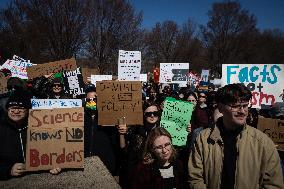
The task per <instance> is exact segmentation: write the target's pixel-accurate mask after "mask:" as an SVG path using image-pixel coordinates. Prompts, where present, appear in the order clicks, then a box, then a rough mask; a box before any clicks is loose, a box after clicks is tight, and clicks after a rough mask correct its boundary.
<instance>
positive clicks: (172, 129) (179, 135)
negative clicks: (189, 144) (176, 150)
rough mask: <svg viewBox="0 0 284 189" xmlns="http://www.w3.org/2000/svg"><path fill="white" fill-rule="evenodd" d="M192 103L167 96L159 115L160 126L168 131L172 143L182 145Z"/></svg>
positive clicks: (184, 142)
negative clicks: (160, 115)
mask: <svg viewBox="0 0 284 189" xmlns="http://www.w3.org/2000/svg"><path fill="white" fill-rule="evenodd" d="M192 111H193V104H192V103H189V102H185V101H181V100H176V99H175V98H170V97H167V98H166V101H165V104H164V109H163V113H162V117H161V123H160V124H161V127H164V128H165V129H167V131H169V133H170V134H171V136H172V139H173V144H174V145H176V146H184V145H185V144H186V140H187V135H188V132H187V131H186V128H187V126H188V124H189V122H190V119H191V115H192Z"/></svg>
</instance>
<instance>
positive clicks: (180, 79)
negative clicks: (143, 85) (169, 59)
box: [160, 63, 189, 84]
mask: <svg viewBox="0 0 284 189" xmlns="http://www.w3.org/2000/svg"><path fill="white" fill-rule="evenodd" d="M188 70H189V63H161V64H160V83H185V84H186V83H187V74H188Z"/></svg>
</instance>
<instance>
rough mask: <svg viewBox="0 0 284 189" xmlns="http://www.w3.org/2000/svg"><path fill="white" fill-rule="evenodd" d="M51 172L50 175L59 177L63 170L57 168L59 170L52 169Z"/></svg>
mask: <svg viewBox="0 0 284 189" xmlns="http://www.w3.org/2000/svg"><path fill="white" fill-rule="evenodd" d="M49 172H50V174H53V175H57V174H59V173H60V172H61V168H60V167H57V168H54V169H51V170H50V171H49Z"/></svg>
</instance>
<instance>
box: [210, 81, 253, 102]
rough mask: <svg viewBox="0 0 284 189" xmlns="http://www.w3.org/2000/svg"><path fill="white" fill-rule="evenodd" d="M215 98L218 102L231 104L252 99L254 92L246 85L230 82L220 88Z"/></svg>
mask: <svg viewBox="0 0 284 189" xmlns="http://www.w3.org/2000/svg"><path fill="white" fill-rule="evenodd" d="M215 98H216V102H217V103H222V104H230V103H237V102H243V101H250V99H251V98H252V94H251V92H250V90H249V89H248V88H247V87H246V86H245V85H243V84H241V83H237V84H229V85H226V86H224V87H222V88H220V89H218V91H217V93H216V96H215Z"/></svg>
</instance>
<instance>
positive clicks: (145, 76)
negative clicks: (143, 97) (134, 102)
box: [140, 74, 147, 82]
mask: <svg viewBox="0 0 284 189" xmlns="http://www.w3.org/2000/svg"><path fill="white" fill-rule="evenodd" d="M140 81H142V82H147V74H140Z"/></svg>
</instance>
